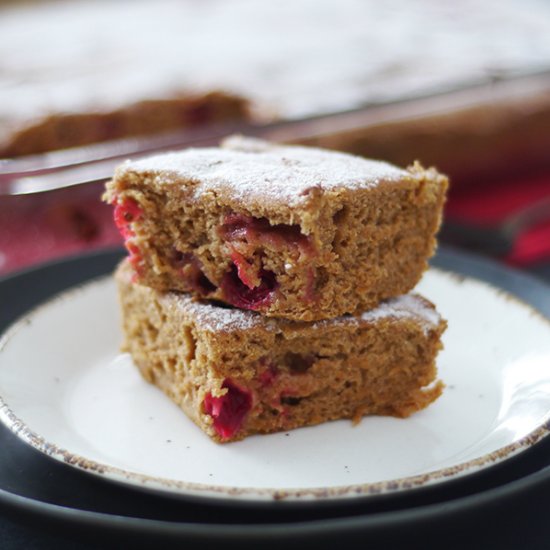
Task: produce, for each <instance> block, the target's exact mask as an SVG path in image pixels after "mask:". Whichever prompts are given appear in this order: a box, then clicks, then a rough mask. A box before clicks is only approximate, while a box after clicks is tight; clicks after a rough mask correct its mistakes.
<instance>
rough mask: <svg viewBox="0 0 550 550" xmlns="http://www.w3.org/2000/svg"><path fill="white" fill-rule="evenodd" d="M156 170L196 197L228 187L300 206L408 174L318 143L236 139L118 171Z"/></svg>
mask: <svg viewBox="0 0 550 550" xmlns="http://www.w3.org/2000/svg"><path fill="white" fill-rule="evenodd" d="M125 172H137V173H152V174H158V175H160V176H161V177H165V178H166V180H167V181H170V182H174V181H176V183H180V182H181V183H182V184H184V185H185V184H186V183H187V184H192V185H193V186H194V192H195V196H196V197H198V196H200V195H201V194H203V193H205V192H208V191H212V190H214V191H220V190H227V191H228V192H229V193H230V195H231V197H232V198H235V199H238V200H251V199H252V200H254V199H263V200H264V201H265V200H267V201H269V202H274V203H281V202H285V203H289V204H297V203H300V202H302V201H305V200H306V199H307V194H308V192H309V191H310V190H312V189H313V188H320V189H323V190H330V189H337V188H348V189H349V188H351V189H356V188H373V187H376V186H378V185H380V184H381V183H383V182H390V181H399V180H402V179H404V178H408V177H409V173H408V172H407V171H405V170H402V169H400V168H397V167H395V166H392V165H391V164H388V163H385V162H379V161H374V160H367V159H364V158H360V157H355V156H352V155H348V154H344V153H337V152H334V151H325V150H321V149H316V148H313V147H298V146H279V145H274V144H270V143H267V142H264V141H261V140H256V139H250V138H248V139H247V138H241V137H234V138H231V139H229V140H227V141H226V142H225V143H224V145H223V146H222V147H221V148H202V149H187V150H185V151H182V152H177V153H168V154H164V155H157V156H153V157H149V158H146V159H141V160H138V161H134V162H131V161H128V162H126V163H125V164H123V165H122V166H121V167H120V168H119V169H118V170H117V176H120V175H123V174H124V173H125Z"/></svg>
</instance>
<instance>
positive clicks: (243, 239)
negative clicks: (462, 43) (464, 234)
mask: <svg viewBox="0 0 550 550" xmlns="http://www.w3.org/2000/svg"><path fill="white" fill-rule="evenodd" d="M446 188H447V179H446V178H445V177H444V176H442V175H440V174H439V173H437V172H436V171H435V170H434V169H429V170H425V169H423V168H422V167H421V166H420V165H419V164H415V165H414V166H412V167H410V168H408V169H406V170H403V169H400V168H397V167H395V166H392V165H390V164H386V163H383V162H378V161H373V160H367V159H363V158H359V157H353V156H351V155H346V154H343V153H336V152H333V151H324V150H320V149H315V148H309V147H298V146H281V145H274V144H270V143H267V142H264V141H260V140H255V139H247V138H242V137H238V136H235V137H233V138H229V139H228V140H226V141H225V142H224V143H223V144H222V146H221V147H215V148H202V149H200V148H199V149H187V150H185V151H182V152H177V153H169V154H165V155H161V156H156V157H150V158H147V159H143V160H138V161H135V162H130V161H128V162H127V163H125V164H123V165H122V166H120V167H119V168H118V169H117V171H116V173H115V176H114V179H113V180H112V181H110V182H109V183H108V184H107V192H106V194H105V198H106V200H107V201H109V202H111V203H112V204H113V205H114V206H115V220H116V223H117V225H118V226H119V228H120V230H121V232H122V234H123V235H124V237H125V241H126V247H127V249H128V251H129V253H130V262H131V264H132V266H133V267H134V270H135V277H136V280H137V281H138V282H139V283H142V284H144V285H146V286H150V287H152V288H155V289H157V290H179V291H186V292H191V293H193V294H194V295H195V297H198V298H208V299H215V300H219V301H223V302H225V303H227V304H230V305H233V306H236V307H239V308H242V309H250V310H255V311H258V312H261V313H262V314H264V315H267V316H270V317H282V318H286V319H292V320H302V321H313V320H320V319H330V318H333V317H337V316H339V315H343V314H347V313H355V312H357V311H365V310H367V309H369V308H372V307H374V306H376V305H377V304H378V303H379V302H380V301H381V300H384V299H386V298H389V297H392V296H397V295H401V294H405V293H407V292H408V291H409V290H411V289H412V288H413V287H414V286H415V285H416V283H417V282H418V280H419V279H420V277H421V275H422V273H423V272H424V270H425V269H426V267H427V260H428V258H429V257H430V256H431V255H432V253H433V252H434V248H435V244H436V241H435V235H436V232H437V229H438V227H439V224H440V221H441V211H442V207H443V203H444V198H445V192H446Z"/></svg>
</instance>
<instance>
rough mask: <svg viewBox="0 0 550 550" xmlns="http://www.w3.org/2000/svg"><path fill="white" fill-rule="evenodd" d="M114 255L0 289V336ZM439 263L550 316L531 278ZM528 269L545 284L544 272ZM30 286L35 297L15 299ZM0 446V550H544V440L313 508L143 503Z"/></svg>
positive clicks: (163, 500) (457, 256) (547, 538)
mask: <svg viewBox="0 0 550 550" xmlns="http://www.w3.org/2000/svg"><path fill="white" fill-rule="evenodd" d="M118 256H119V253H118V252H115V253H113V252H106V253H100V254H99V255H91V256H90V255H89V256H85V257H78V258H75V259H70V260H67V261H65V262H57V263H54V264H49V265H47V266H41V267H38V268H36V269H34V270H30V271H28V272H25V273H22V274H19V275H17V276H14V277H11V278H9V279H5V280H3V281H0V332H1V331H2V330H3V329H4V326H5V324H6V323H8V322H10V320H11V319H12V318H13V317H14V316H17V315H19V314H21V313H23V312H24V311H26V310H27V309H28V308H29V307H31V306H33V305H35V303H36V300H37V299H39V298H40V296H42V297H44V296H48V295H51V293H53V292H56V291H58V290H59V289H61V288H66V287H68V286H71V285H73V284H76V283H79V282H81V281H83V280H85V279H87V278H91V277H93V276H95V275H96V274H100V273H105V272H106V270H107V269H109V266H110V265H112V264H113V263H114V262H115V261H116V258H117V257H118ZM435 263H436V265H441V266H443V267H453V266H456V265H460V266H462V268H461V269H459V271H460V272H464V273H466V274H469V275H474V276H477V277H479V278H482V279H486V280H491V281H492V282H493V283H494V284H495V285H496V286H501V287H503V288H506V289H507V290H509V291H511V292H514V290H515V291H516V292H515V293H516V294H518V295H520V296H521V297H522V298H523V299H524V300H525V301H527V302H530V303H532V304H533V305H537V304H543V303H544V308H542V309H543V312H544V313H545V314H546V315H550V290H548V289H549V288H550V287H547V286H545V285H542V284H540V283H537V281H536V280H534V279H532V278H531V277H530V276H526V275H523V274H521V273H517V272H513V271H509V270H508V269H503V268H502V266H499V265H497V264H496V263H494V262H490V261H487V260H484V259H481V258H476V257H473V256H469V255H464V254H462V253H458V252H456V251H449V250H445V249H443V250H442V251H441V252H440V254H439V258H437V259H436V262H435ZM532 271H533V272H534V273H535V274H536V275H537V277H538V278H539V279H541V280H546V281H548V282H550V264H547V265H541V266H537V267H535V268H534V269H533V270H532ZM60 273H63V274H64V275H63V279H64V280H63V281H62V282H60V281H59V275H60ZM36 280H40V288H41V290H40V291H37V292H36V293H33V292H23V293H21V292H20V291H21V289H25V290H27V291H28V289H30V288H32V285H33V284H34V282H35V281H36ZM514 285H515V288H514ZM18 292H19V296H18V297H17V299H16V298H15V296H16V295H17V293H18ZM543 294H544V295H543ZM8 297H11V298H10V300H8ZM3 298H4V299H5V300H6V301H5V302H4V304H9V306H10V307H9V308H5V307H4V305H3V304H2V299H3ZM42 299H43V298H42ZM545 308H546V309H545ZM14 309H15V310H17V311H14ZM549 368H550V366H549ZM547 439H550V438H547ZM0 444H1V445H3V447H1V448H0V492H1V494H0V550H4V549H6V550H11V549H20V548H21V549H33V548H37V549H45V550H50V549H54V548H55V549H61V550H64V549H72V548H74V549H75V550H79V549H82V550H95V549H100V548H101V549H103V548H141V547H144V548H154V547H156V546H158V547H160V548H167V547H176V548H201V549H203V548H214V547H223V548H228V547H229V548H279V547H284V548H309V547H312V548H313V547H314V546H316V547H322V548H325V547H327V548H337V547H340V546H343V545H345V546H346V547H351V548H356V547H357V548H363V547H365V548H367V547H368V548H382V547H384V548H408V549H414V548H419V549H420V548H422V549H430V548H434V549H436V548H437V549H440V548H445V549H450V548H457V549H458V548H484V549H485V548H527V549H531V548H533V549H538V548H541V549H549V548H550V522H549V521H548V510H549V509H550V441H547V440H546V439H545V440H543V441H542V442H540V443H539V444H537V445H536V446H535V447H534V448H533V449H530V450H529V451H526V452H525V453H522V454H521V455H520V456H518V457H514V458H513V459H510V460H508V461H505V463H503V464H500V465H498V466H495V467H492V468H489V469H488V470H487V471H485V472H482V473H480V474H474V475H472V476H468V477H466V478H464V479H462V480H457V481H452V482H447V483H445V484H442V486H440V487H434V488H427V489H422V490H417V491H414V492H411V493H410V494H408V495H407V494H406V495H400V496H398V497H381V498H375V499H372V498H369V500H362V501H357V502H354V503H352V504H349V503H348V504H343V505H341V504H335V505H328V506H320V507H319V506H314V507H312V506H302V507H300V506H279V505H276V506H273V505H231V506H228V505H227V503H215V502H213V503H212V502H204V501H200V500H181V499H171V498H167V497H163V496H157V495H152V494H151V495H145V494H143V493H142V492H140V491H138V490H134V489H132V488H127V487H121V486H117V485H115V484H112V483H109V482H104V481H102V480H98V479H96V478H95V477H92V476H90V475H87V474H84V473H82V472H79V471H76V470H74V469H73V468H70V467H68V466H66V465H63V464H59V463H57V462H55V461H53V460H51V459H49V458H47V457H44V456H43V455H42V454H41V453H39V452H38V451H35V450H33V449H30V448H28V447H27V446H26V445H25V444H22V443H20V442H19V441H17V440H16V439H15V436H13V435H12V434H11V433H8V431H7V429H6V428H5V427H3V426H1V427H0Z"/></svg>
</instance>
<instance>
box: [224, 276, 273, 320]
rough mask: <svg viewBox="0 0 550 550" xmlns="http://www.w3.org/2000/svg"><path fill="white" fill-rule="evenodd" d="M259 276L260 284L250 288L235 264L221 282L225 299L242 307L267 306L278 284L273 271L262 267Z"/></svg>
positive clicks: (254, 308)
mask: <svg viewBox="0 0 550 550" xmlns="http://www.w3.org/2000/svg"><path fill="white" fill-rule="evenodd" d="M259 277H260V284H259V285H258V286H256V287H254V288H249V287H248V286H246V285H245V284H244V283H243V282H242V281H241V279H239V275H238V270H237V267H236V266H235V265H233V266H232V268H231V271H229V272H228V273H226V274H225V275H224V277H223V279H222V283H221V288H222V290H223V293H224V296H225V299H226V300H227V301H228V302H229V303H230V304H232V305H234V306H235V307H240V308H242V309H253V310H257V309H260V308H262V307H267V306H268V305H269V304H270V303H271V302H272V300H273V297H274V294H275V290H276V289H277V287H278V284H277V281H276V279H275V274H274V273H273V272H272V271H267V270H265V269H262V271H260V274H259Z"/></svg>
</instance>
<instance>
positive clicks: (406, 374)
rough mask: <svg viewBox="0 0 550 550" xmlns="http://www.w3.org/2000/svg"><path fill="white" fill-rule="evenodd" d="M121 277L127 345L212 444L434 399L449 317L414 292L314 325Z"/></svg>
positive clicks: (402, 411)
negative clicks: (199, 299)
mask: <svg viewBox="0 0 550 550" xmlns="http://www.w3.org/2000/svg"><path fill="white" fill-rule="evenodd" d="M116 279H117V282H118V287H119V296H120V301H121V305H122V313H123V328H124V335H125V349H126V350H127V351H129V352H130V354H131V355H132V358H133V360H134V362H135V363H136V365H137V366H138V367H139V369H140V371H141V373H142V375H143V376H144V377H145V378H146V379H147V380H148V381H149V382H151V383H153V384H155V385H157V386H158V387H160V388H161V389H162V390H163V391H164V392H165V393H166V394H167V395H169V396H170V397H171V398H172V399H173V400H174V401H175V402H176V403H177V404H178V405H179V406H180V407H181V408H182V409H183V410H184V411H185V413H186V414H187V415H188V416H189V417H190V418H191V419H192V420H193V421H194V422H195V423H196V424H197V425H198V426H199V427H200V428H201V429H202V430H203V431H205V432H206V433H207V434H208V435H209V436H210V437H211V438H213V439H214V440H216V441H218V442H225V441H233V440H237V439H242V438H244V437H246V436H248V435H251V434H255V433H269V432H274V431H280V430H289V429H292V428H297V427H300V426H306V425H314V424H318V423H321V422H325V421H328V420H335V419H340V418H351V419H353V420H355V421H357V420H358V419H359V418H361V417H362V416H363V415H367V414H380V415H392V416H397V417H406V416H408V415H410V414H412V413H413V412H415V411H417V410H420V409H422V408H424V407H425V406H427V405H428V404H429V403H431V402H432V401H433V400H434V399H436V398H437V397H438V396H439V395H440V393H441V391H442V387H443V385H442V383H441V382H439V381H437V380H436V367H435V357H436V354H437V352H438V351H439V349H440V348H441V341H440V338H441V334H442V332H443V331H444V330H445V327H446V323H445V321H444V320H443V319H441V317H440V316H439V314H438V313H437V312H436V311H435V309H434V307H433V305H432V304H431V303H429V302H428V301H427V300H425V299H423V298H421V297H420V296H417V295H406V296H402V297H399V298H395V299H393V300H390V301H388V302H385V303H384V304H381V305H380V307H378V308H376V309H374V310H370V311H368V312H366V313H364V314H363V315H361V316H359V317H341V318H337V319H333V320H325V321H319V322H315V323H302V322H293V321H287V320H281V319H269V318H266V317H264V316H261V315H259V314H257V313H254V312H249V311H242V310H237V309H231V308H229V309H228V308H226V307H220V306H217V305H214V304H208V303H200V302H195V301H193V300H192V298H191V297H190V296H188V295H186V294H180V293H175V292H172V293H162V292H158V291H155V290H153V289H150V288H148V287H145V286H141V285H138V284H135V283H133V282H132V269H131V268H130V266H129V265H128V262H124V263H123V264H122V265H121V266H120V267H119V269H118V272H117V274H116Z"/></svg>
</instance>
